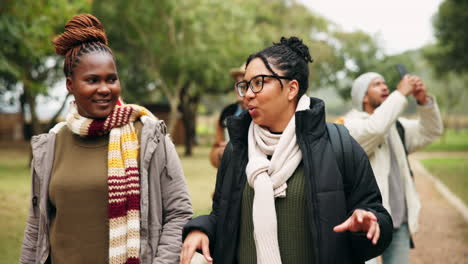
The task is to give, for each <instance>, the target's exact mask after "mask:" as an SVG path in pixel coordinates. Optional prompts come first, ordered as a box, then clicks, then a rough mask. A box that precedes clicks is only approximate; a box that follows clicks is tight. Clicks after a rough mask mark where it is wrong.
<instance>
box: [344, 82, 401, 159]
mask: <svg viewBox="0 0 468 264" xmlns="http://www.w3.org/2000/svg"><path fill="white" fill-rule="evenodd" d="M406 105H407V100H406V97H405V96H404V95H403V94H401V93H400V92H398V91H394V92H393V93H391V94H390V96H389V97H388V98H387V99H386V100H385V101H384V102H383V103H382V105H380V106H379V107H378V108H377V109H376V110H375V111H374V113H373V114H371V115H370V116H369V118H365V119H364V118H353V117H346V118H345V121H344V125H345V126H346V128H347V129H348V130H349V133H350V134H351V136H353V137H354V138H355V139H356V141H357V142H359V144H360V145H361V147H362V148H363V149H364V150H365V151H366V153H367V155H369V156H370V155H372V154H373V153H374V151H375V149H376V148H377V147H378V146H379V145H380V144H382V143H383V142H384V140H385V135H386V134H387V132H388V131H389V130H390V127H391V126H392V125H393V124H395V122H396V120H397V118H398V117H399V116H400V115H401V113H402V112H403V110H404V109H405V107H406Z"/></svg>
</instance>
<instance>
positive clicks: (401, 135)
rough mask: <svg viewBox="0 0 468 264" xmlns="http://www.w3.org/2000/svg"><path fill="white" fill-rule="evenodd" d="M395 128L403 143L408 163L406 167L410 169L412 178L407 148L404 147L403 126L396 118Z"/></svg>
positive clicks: (411, 172) (411, 173)
mask: <svg viewBox="0 0 468 264" xmlns="http://www.w3.org/2000/svg"><path fill="white" fill-rule="evenodd" d="M395 125H396V129H397V131H398V135H399V136H400V140H401V143H403V148H404V149H405V154H406V162H407V163H408V169H409V171H410V175H411V177H412V178H413V177H414V175H413V170H412V169H411V166H410V163H409V160H408V149H407V148H406V139H405V128H404V127H403V125H402V124H401V122H400V120H397V121H396V123H395Z"/></svg>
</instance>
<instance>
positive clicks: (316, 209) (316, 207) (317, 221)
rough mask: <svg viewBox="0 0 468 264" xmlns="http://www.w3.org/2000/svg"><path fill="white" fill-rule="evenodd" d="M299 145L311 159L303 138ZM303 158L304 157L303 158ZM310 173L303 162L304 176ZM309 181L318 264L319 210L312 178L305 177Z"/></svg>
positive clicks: (306, 163)
mask: <svg viewBox="0 0 468 264" xmlns="http://www.w3.org/2000/svg"><path fill="white" fill-rule="evenodd" d="M300 141H301V143H302V144H303V146H304V149H305V151H306V154H307V156H306V157H311V152H310V149H309V146H308V144H307V143H306V142H305V139H304V138H301V139H300ZM303 157H304V156H303ZM304 160H305V159H304ZM310 173H311V171H310V164H309V162H308V161H307V162H304V174H305V175H307V176H308V175H311V174H310ZM307 178H308V179H309V180H308V184H309V186H310V190H311V191H312V193H311V194H310V196H311V199H312V200H311V201H310V202H311V203H312V209H313V210H314V213H313V215H314V219H315V225H314V226H313V228H315V234H316V237H317V239H316V241H315V244H316V246H315V247H316V248H317V251H316V252H315V253H316V254H315V256H316V257H315V259H316V261H317V263H320V241H322V239H321V235H320V230H319V221H320V217H319V210H318V206H317V199H315V195H316V194H317V188H316V185H315V183H312V177H307Z"/></svg>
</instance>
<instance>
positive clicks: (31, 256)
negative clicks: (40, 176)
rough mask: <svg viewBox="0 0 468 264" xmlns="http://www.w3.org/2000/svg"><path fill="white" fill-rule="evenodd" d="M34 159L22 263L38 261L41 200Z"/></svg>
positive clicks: (22, 247)
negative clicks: (38, 193) (37, 192)
mask: <svg viewBox="0 0 468 264" xmlns="http://www.w3.org/2000/svg"><path fill="white" fill-rule="evenodd" d="M32 164H34V160H33V161H32V162H31V176H32V177H31V179H32V184H31V187H32V188H31V200H30V201H31V204H30V207H29V215H28V219H27V222H26V228H25V230H24V238H23V244H22V246H21V256H20V263H21V264H28V263H36V251H37V239H38V232H39V200H38V195H37V194H36V191H37V190H36V189H37V186H38V185H37V184H36V183H35V182H34V181H35V180H36V179H37V177H35V171H34V167H33V166H32Z"/></svg>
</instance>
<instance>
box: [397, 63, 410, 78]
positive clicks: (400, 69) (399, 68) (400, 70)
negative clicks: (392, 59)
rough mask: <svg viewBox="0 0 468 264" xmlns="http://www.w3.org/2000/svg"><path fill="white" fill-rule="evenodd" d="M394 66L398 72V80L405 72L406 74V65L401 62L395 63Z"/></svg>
mask: <svg viewBox="0 0 468 264" xmlns="http://www.w3.org/2000/svg"><path fill="white" fill-rule="evenodd" d="M395 68H396V70H397V72H398V73H399V74H400V80H401V79H403V77H405V75H406V74H408V71H407V70H406V67H405V65H403V64H397V65H395Z"/></svg>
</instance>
